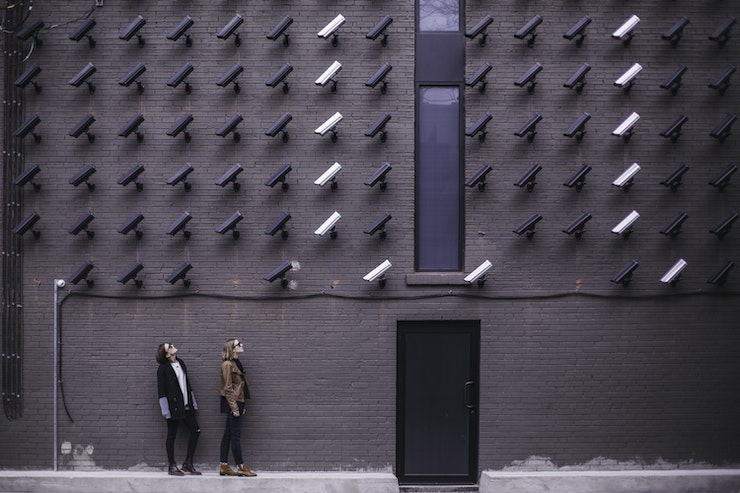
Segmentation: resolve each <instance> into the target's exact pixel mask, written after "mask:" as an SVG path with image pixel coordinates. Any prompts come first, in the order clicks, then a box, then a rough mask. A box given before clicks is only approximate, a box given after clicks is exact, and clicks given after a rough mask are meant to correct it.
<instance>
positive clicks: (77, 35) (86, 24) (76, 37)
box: [69, 17, 96, 48]
mask: <svg viewBox="0 0 740 493" xmlns="http://www.w3.org/2000/svg"><path fill="white" fill-rule="evenodd" d="M95 24H96V22H95V19H94V18H92V17H88V18H87V19H85V20H84V21H83V22H82V24H80V25H79V26H78V27H77V29H75V30H74V31H73V32H72V34H70V35H69V39H71V40H72V41H78V42H79V41H80V40H81V39H82V38H84V37H86V36H87V40H88V45H89V46H90V48H95V40H94V39H93V37H92V36H91V35H90V31H91V30H92V28H93V27H95Z"/></svg>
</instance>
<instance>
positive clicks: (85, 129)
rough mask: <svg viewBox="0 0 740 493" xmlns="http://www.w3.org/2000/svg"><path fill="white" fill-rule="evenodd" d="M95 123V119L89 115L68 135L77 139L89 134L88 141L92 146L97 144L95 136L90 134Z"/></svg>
mask: <svg viewBox="0 0 740 493" xmlns="http://www.w3.org/2000/svg"><path fill="white" fill-rule="evenodd" d="M93 123H95V117H94V116H92V115H90V114H88V115H87V116H84V117H82V120H80V121H79V122H77V124H76V125H75V126H74V127H72V129H71V130H70V131H69V134H68V135H69V136H70V137H74V138H75V139H76V138H78V137H79V136H80V135H82V134H83V133H84V134H87V140H88V142H90V143H91V144H92V143H93V142H95V134H94V133H92V132H90V126H91V125H92V124H93Z"/></svg>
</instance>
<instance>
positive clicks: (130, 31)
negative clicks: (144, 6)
mask: <svg viewBox="0 0 740 493" xmlns="http://www.w3.org/2000/svg"><path fill="white" fill-rule="evenodd" d="M144 24H146V20H145V19H144V18H143V17H142V16H140V15H137V16H136V18H134V20H133V21H131V23H130V24H129V25H128V26H127V27H126V29H124V30H123V31H121V34H120V35H119V36H118V38H119V39H122V40H124V41H129V40H130V39H131V38H133V37H134V36H136V37H137V38H138V40H139V48H141V47H143V46H144V44H146V42H145V41H144V38H143V37H142V36H141V35H140V34H139V30H141V28H142V27H144Z"/></svg>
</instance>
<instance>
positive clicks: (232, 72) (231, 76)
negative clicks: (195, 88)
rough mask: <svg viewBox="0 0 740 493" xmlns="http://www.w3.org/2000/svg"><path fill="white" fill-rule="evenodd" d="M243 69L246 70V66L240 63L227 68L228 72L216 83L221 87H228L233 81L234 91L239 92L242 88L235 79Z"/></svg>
mask: <svg viewBox="0 0 740 493" xmlns="http://www.w3.org/2000/svg"><path fill="white" fill-rule="evenodd" d="M243 71H244V67H243V66H242V65H241V64H240V63H236V64H234V66H233V67H231V68H230V69H229V70H227V71H226V73H225V74H224V75H222V76H221V78H220V79H218V80H217V81H216V85H217V86H220V87H226V86H228V85H229V84H231V83H232V82H233V83H234V92H235V93H239V91H241V88H240V87H239V83H238V82H235V80H236V78H237V77H239V74H241V73H242V72H243Z"/></svg>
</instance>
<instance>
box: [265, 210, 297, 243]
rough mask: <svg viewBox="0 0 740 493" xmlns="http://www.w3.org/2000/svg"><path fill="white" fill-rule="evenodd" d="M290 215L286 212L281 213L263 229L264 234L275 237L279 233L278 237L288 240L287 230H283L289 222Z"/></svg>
mask: <svg viewBox="0 0 740 493" xmlns="http://www.w3.org/2000/svg"><path fill="white" fill-rule="evenodd" d="M290 218H291V215H290V214H289V213H287V212H283V213H282V214H281V215H280V217H278V218H277V219H276V220H275V221H274V222H273V223H272V224H270V225H269V226H268V227H267V228H265V234H266V235H270V236H275V235H276V234H277V232H278V231H280V236H281V237H282V238H283V239H286V238H288V230H287V229H285V225H286V224H287V223H288V221H290Z"/></svg>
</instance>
